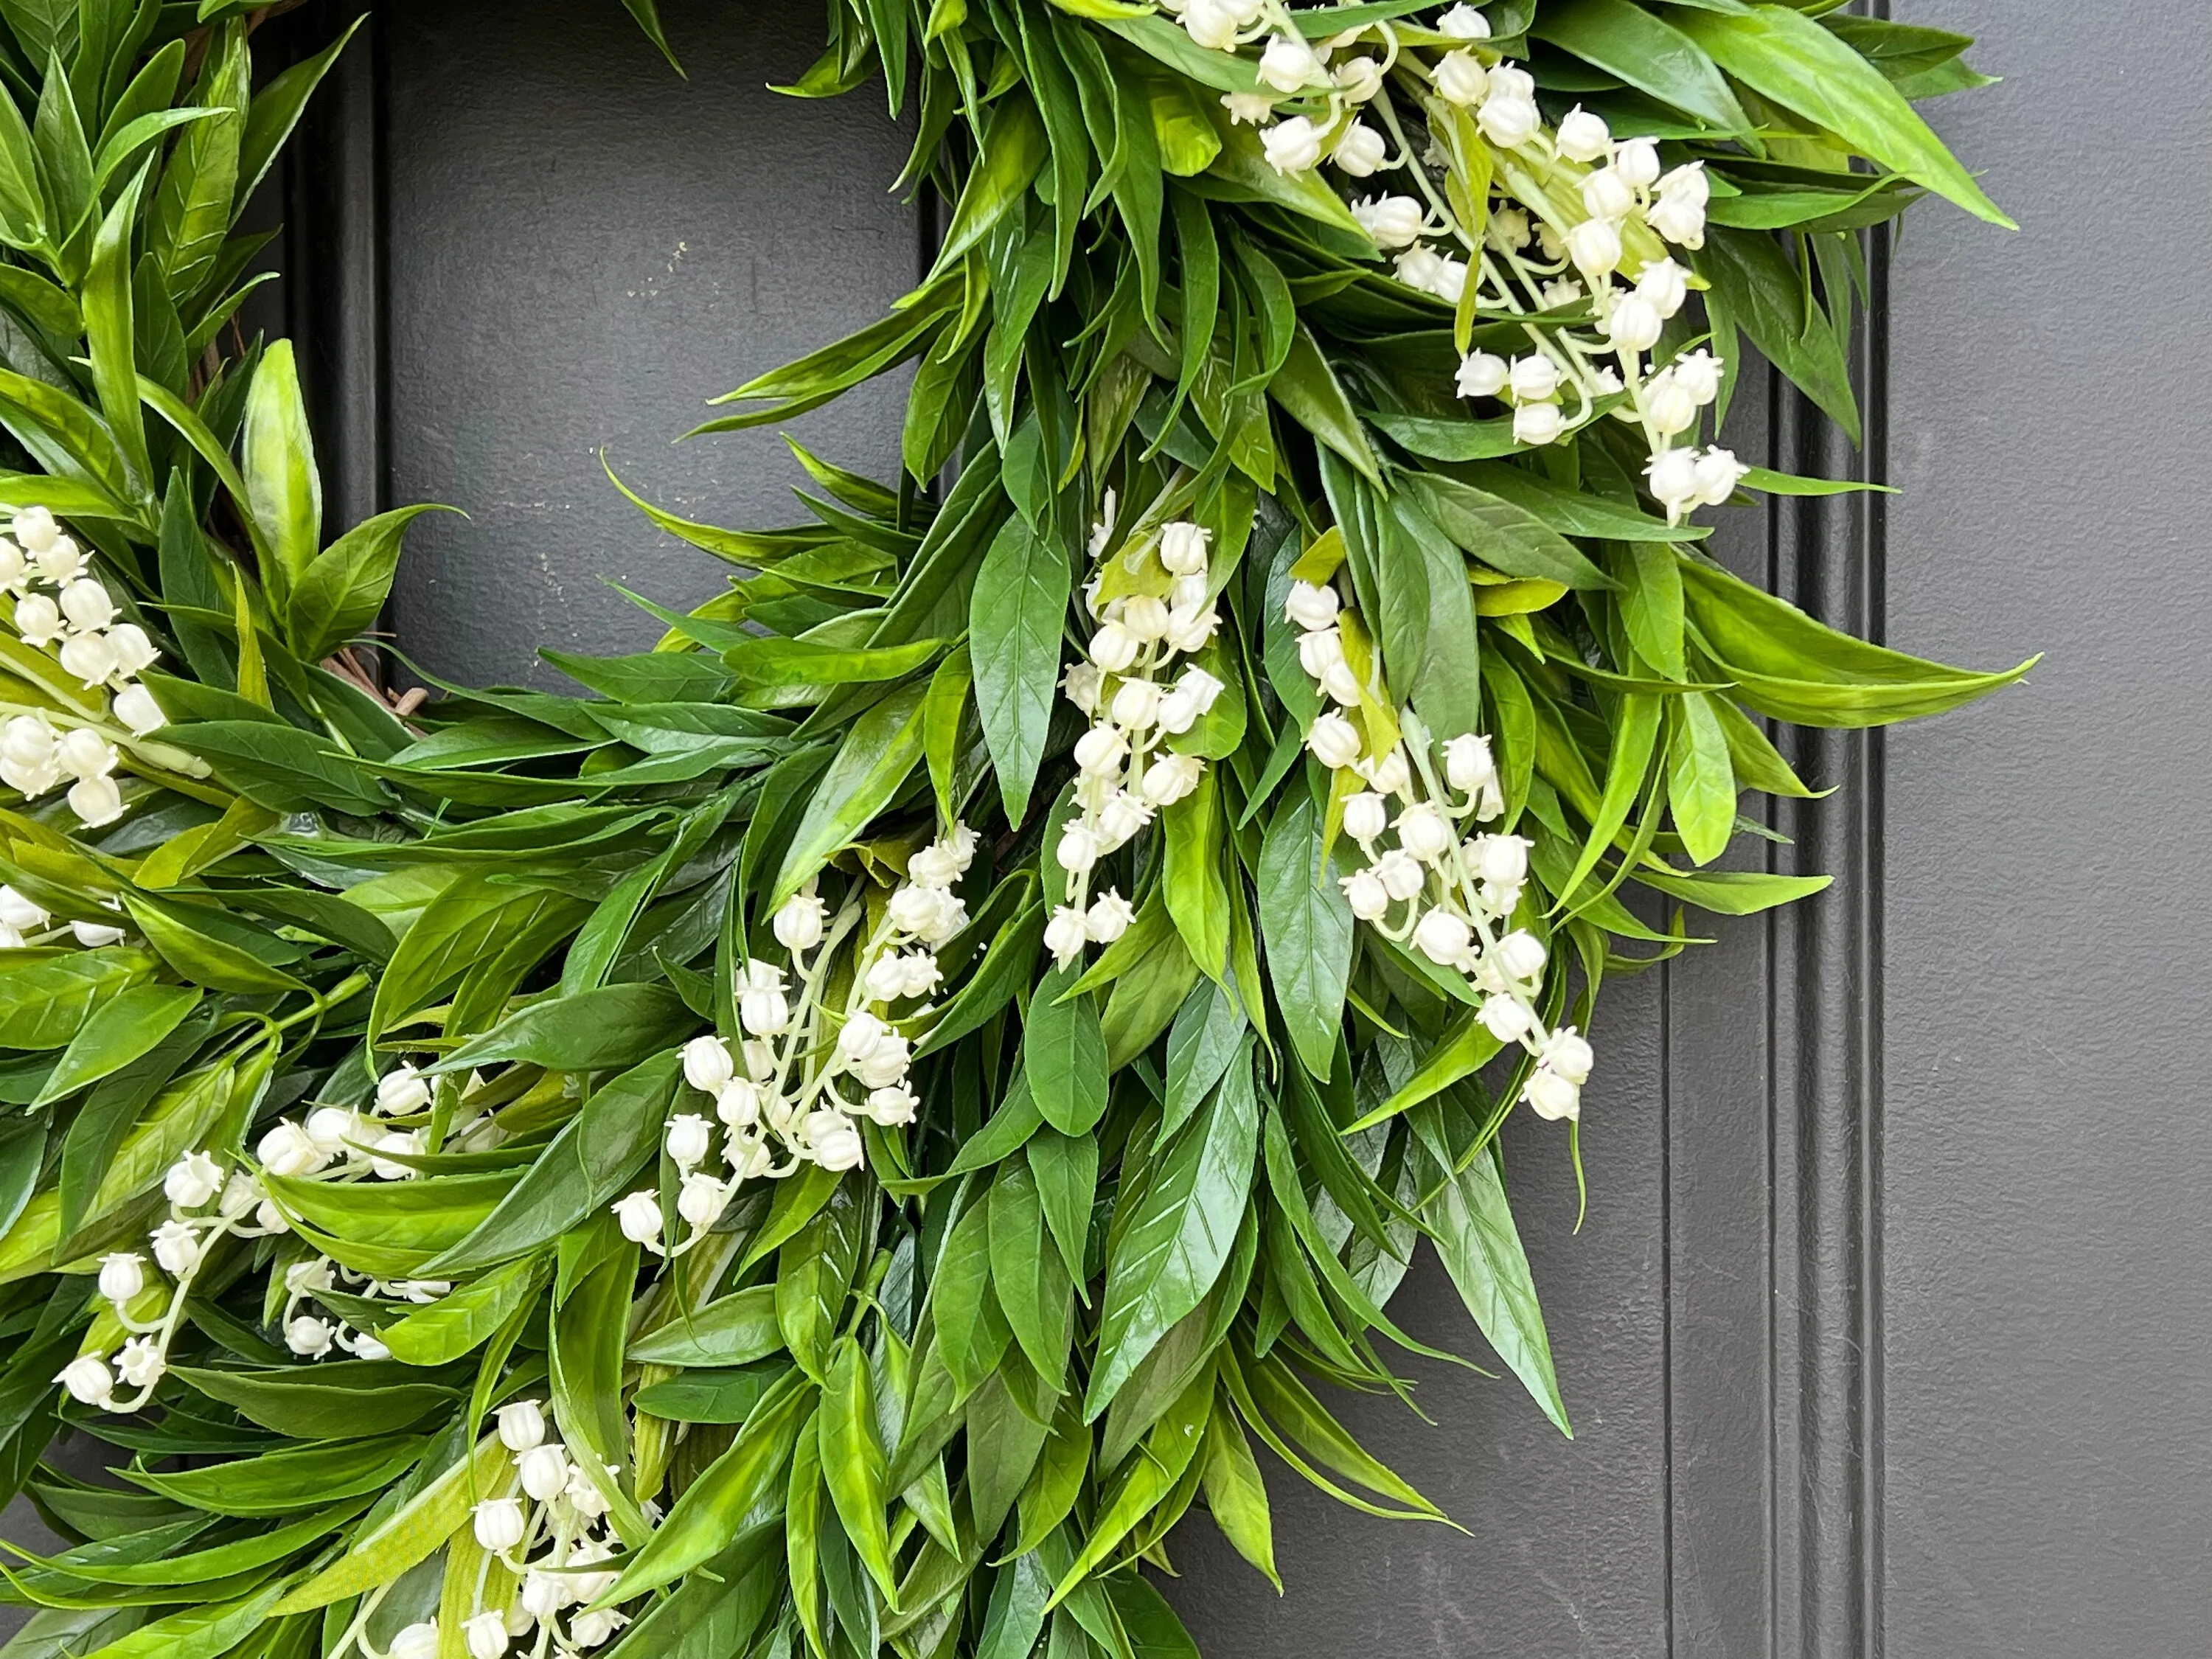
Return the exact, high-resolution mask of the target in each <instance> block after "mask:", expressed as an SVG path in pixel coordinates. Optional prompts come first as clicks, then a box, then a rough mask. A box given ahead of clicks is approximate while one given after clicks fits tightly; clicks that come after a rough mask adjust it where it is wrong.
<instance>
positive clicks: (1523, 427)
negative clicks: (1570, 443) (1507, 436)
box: [1513, 404, 1567, 447]
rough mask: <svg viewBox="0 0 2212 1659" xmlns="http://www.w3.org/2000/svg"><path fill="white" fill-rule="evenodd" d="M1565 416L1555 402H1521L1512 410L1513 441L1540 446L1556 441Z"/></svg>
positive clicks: (1563, 427) (1563, 425) (1565, 420)
mask: <svg viewBox="0 0 2212 1659" xmlns="http://www.w3.org/2000/svg"><path fill="white" fill-rule="evenodd" d="M1566 428H1567V417H1566V416H1565V414H1563V413H1561V412H1560V409H1559V405H1558V404H1522V405H1521V406H1520V407H1519V408H1517V409H1516V410H1514V411H1513V441H1514V442H1516V443H1518V444H1532V445H1535V446H1538V447H1541V446H1543V445H1545V444H1549V443H1557V442H1558V441H1559V435H1560V434H1561V433H1563V432H1565V430H1566Z"/></svg>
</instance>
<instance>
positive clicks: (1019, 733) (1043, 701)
mask: <svg viewBox="0 0 2212 1659" xmlns="http://www.w3.org/2000/svg"><path fill="white" fill-rule="evenodd" d="M1072 580H1073V578H1072V576H1071V575H1070V573H1069V568H1068V562H1067V556H1066V553H1064V552H1063V551H1061V550H1060V548H1058V547H1056V546H1055V545H1054V544H1053V543H1052V542H1051V541H1050V540H1049V539H1048V538H1046V537H1044V536H1042V535H1040V534H1038V533H1037V532H1036V531H1035V530H1033V529H1031V528H1030V526H1029V525H1028V524H1026V523H1025V522H1024V520H1022V518H1021V516H1020V515H1019V514H1016V515H1015V516H1014V517H1012V518H1011V519H1009V520H1006V523H1005V524H1004V525H1003V526H1000V530H999V533H998V535H997V537H996V538H994V539H993V541H992V543H991V547H990V550H989V551H988V552H987V553H986V554H984V556H983V564H982V568H981V569H980V570H979V571H978V572H977V573H976V576H975V592H973V593H972V594H971V595H970V596H969V654H970V660H971V662H972V663H973V665H974V670H973V671H974V674H975V711H976V713H977V714H979V715H980V716H981V719H982V722H983V739H984V741H985V742H986V743H987V744H989V746H990V750H991V764H992V768H993V769H994V771H996V773H997V774H998V778H999V793H1000V798H1001V799H1003V800H1004V802H1005V803H1006V821H1007V822H1008V823H1016V824H1018V823H1021V822H1022V820H1023V818H1024V817H1025V816H1026V815H1027V813H1028V811H1029V803H1030V790H1031V789H1032V788H1034V787H1035V786H1036V774H1037V766H1038V764H1039V763H1041V762H1042V760H1043V758H1044V744H1045V734H1046V732H1048V730H1049V729H1050V727H1051V726H1052V705H1053V699H1054V696H1055V695H1056V693H1057V690H1058V687H1059V683H1060V622H1061V619H1062V617H1065V616H1066V611H1067V596H1068V590H1069V587H1070V585H1071V583H1072Z"/></svg>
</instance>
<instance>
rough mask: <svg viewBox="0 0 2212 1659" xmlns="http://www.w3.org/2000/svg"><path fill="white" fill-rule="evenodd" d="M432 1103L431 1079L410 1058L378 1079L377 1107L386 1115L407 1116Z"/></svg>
mask: <svg viewBox="0 0 2212 1659" xmlns="http://www.w3.org/2000/svg"><path fill="white" fill-rule="evenodd" d="M429 1103H430V1081H429V1079H428V1078H426V1077H424V1076H423V1075H422V1073H420V1072H418V1071H416V1069H415V1067H414V1066H413V1064H412V1063H411V1062H410V1061H408V1060H401V1061H400V1062H399V1064H398V1065H397V1066H393V1067H392V1069H391V1070H390V1071H388V1072H386V1073H385V1074H384V1075H383V1076H382V1077H380V1078H379V1079H377V1080H376V1109H377V1110H378V1111H380V1112H381V1113H383V1114H384V1115H385V1116H386V1117H406V1116H409V1115H411V1114H413V1113H416V1112H419V1111H421V1110H422V1109H423V1108H424V1107H425V1106H428V1104H429Z"/></svg>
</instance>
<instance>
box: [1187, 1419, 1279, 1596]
mask: <svg viewBox="0 0 2212 1659" xmlns="http://www.w3.org/2000/svg"><path fill="white" fill-rule="evenodd" d="M1203 1455H1204V1457H1205V1460H1206V1463H1205V1474H1203V1475H1202V1476H1201V1477H1200V1480H1201V1482H1202V1484H1203V1486H1204V1490H1205V1492H1206V1509H1207V1510H1208V1511H1209V1512H1210V1513H1211V1514H1212V1516H1213V1523H1214V1525H1216V1526H1217V1527H1219V1528H1221V1535H1222V1536H1223V1537H1224V1538H1226V1539H1227V1540H1228V1541H1229V1542H1230V1544H1231V1546H1232V1547H1234V1548H1235V1549H1236V1551H1237V1554H1239V1555H1241V1556H1243V1558H1244V1559H1246V1560H1247V1561H1249V1562H1250V1563H1251V1564H1252V1565H1254V1566H1255V1567H1257V1568H1258V1569H1259V1570H1260V1571H1261V1572H1263V1573H1265V1574H1266V1575H1267V1582H1268V1583H1271V1584H1273V1586H1274V1587H1275V1589H1276V1592H1277V1594H1280V1593H1281V1591H1282V1588H1283V1580H1282V1576H1281V1575H1280V1574H1279V1573H1278V1572H1277V1571H1275V1531H1274V1524H1273V1519H1272V1517H1271V1516H1269V1513H1268V1510H1267V1481H1266V1480H1264V1479H1262V1478H1261V1474H1260V1464H1259V1461H1258V1460H1257V1459H1256V1458H1255V1457H1254V1456H1253V1455H1252V1446H1251V1443H1250V1442H1249V1441H1248V1440H1246V1439H1245V1437H1244V1431H1243V1429H1242V1428H1240V1427H1238V1426H1237V1418H1236V1415H1235V1413H1232V1412H1231V1410H1230V1409H1229V1406H1228V1403H1227V1401H1223V1400H1220V1399H1217V1400H1216V1401H1214V1405H1213V1415H1212V1419H1210V1420H1209V1421H1208V1423H1207V1424H1206V1449H1205V1452H1204V1454H1203Z"/></svg>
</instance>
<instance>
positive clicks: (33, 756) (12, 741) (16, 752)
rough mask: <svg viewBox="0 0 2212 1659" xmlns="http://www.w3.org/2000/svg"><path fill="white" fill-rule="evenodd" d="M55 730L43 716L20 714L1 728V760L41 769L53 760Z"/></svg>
mask: <svg viewBox="0 0 2212 1659" xmlns="http://www.w3.org/2000/svg"><path fill="white" fill-rule="evenodd" d="M53 752H54V729H53V727H52V726H49V725H47V724H46V716H44V715H43V714H18V715H16V716H15V719H13V720H9V722H8V724H7V725H6V726H4V727H0V760H9V761H13V762H15V763H16V764H17V765H18V766H29V767H40V766H45V765H46V764H47V763H49V762H51V761H52V758H53Z"/></svg>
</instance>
